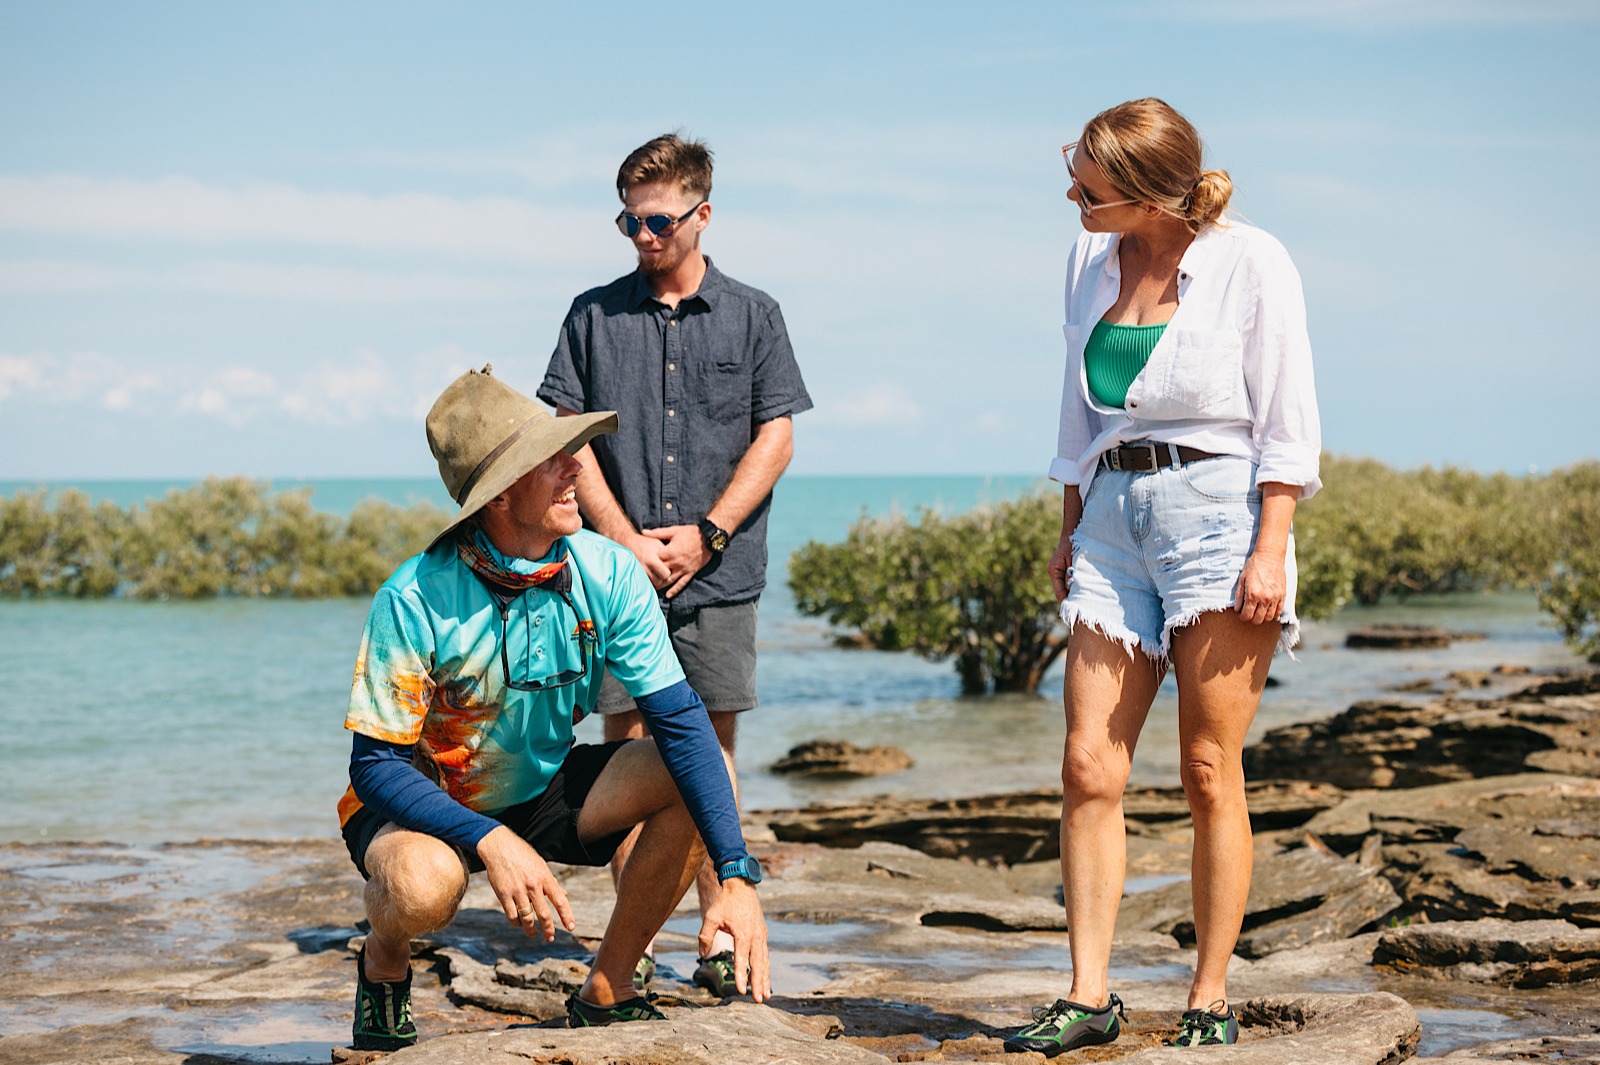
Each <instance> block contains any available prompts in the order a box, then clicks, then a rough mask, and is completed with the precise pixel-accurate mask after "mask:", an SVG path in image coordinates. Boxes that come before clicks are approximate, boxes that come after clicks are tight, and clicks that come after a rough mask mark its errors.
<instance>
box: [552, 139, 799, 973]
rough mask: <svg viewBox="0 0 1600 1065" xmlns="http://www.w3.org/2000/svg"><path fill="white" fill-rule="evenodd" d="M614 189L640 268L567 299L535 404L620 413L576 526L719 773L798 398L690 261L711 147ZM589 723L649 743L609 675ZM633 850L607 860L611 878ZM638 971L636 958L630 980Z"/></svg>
mask: <svg viewBox="0 0 1600 1065" xmlns="http://www.w3.org/2000/svg"><path fill="white" fill-rule="evenodd" d="M617 194H618V196H620V197H621V199H622V203H623V210H622V213H621V214H619V215H617V228H618V229H620V230H621V231H622V235H623V236H625V237H627V238H628V239H630V240H631V241H632V242H633V247H634V251H635V252H637V253H638V256H639V265H638V268H637V269H636V270H634V271H633V272H631V273H629V274H627V275H625V276H623V277H620V278H618V279H617V280H615V281H613V282H611V283H610V284H609V285H605V286H603V287H601V288H596V289H591V290H589V291H588V292H585V293H584V294H583V295H581V296H579V297H578V298H577V299H576V300H575V301H573V304H572V309H571V310H570V311H569V312H568V313H567V320H566V323H565V324H564V325H563V326H562V329H561V336H560V338H559V340H558V341H557V343H556V350H555V354H554V355H552V356H551V358H550V366H549V369H548V370H547V371H546V373H545V378H544V384H543V385H542V386H540V388H539V398H540V399H543V400H544V401H545V402H547V403H549V404H551V405H553V406H554V407H555V408H556V411H557V413H558V414H561V415H578V414H582V413H584V412H589V411H596V410H616V411H618V412H620V414H621V416H622V428H621V430H620V431H619V432H618V433H617V434H615V435H614V436H610V437H607V438H605V439H603V440H601V439H596V440H594V441H593V442H592V444H591V445H590V446H589V447H585V448H584V449H583V450H582V451H579V452H578V453H577V456H578V459H579V461H581V462H582V463H583V467H584V472H583V473H582V474H580V476H579V481H578V494H579V499H580V500H581V502H582V505H583V515H584V517H585V519H587V523H588V524H589V526H590V527H592V528H593V529H595V530H596V531H598V532H600V533H601V534H602V535H604V536H606V537H608V538H610V539H612V540H615V541H616V542H617V543H619V544H622V545H623V546H624V547H626V548H628V549H629V550H630V551H632V552H633V554H634V555H635V556H636V557H637V558H638V559H639V561H640V562H641V563H643V565H644V568H645V572H646V573H647V574H649V576H650V580H651V582H652V583H653V584H654V585H655V587H656V589H657V591H658V593H659V595H660V599H661V607H662V609H663V611H664V612H665V614H666V618H667V629H668V631H669V633H670V634H671V638H672V646H673V650H675V651H676V652H677V655H678V659H679V661H680V662H682V663H683V670H684V673H685V674H686V675H687V676H688V678H689V683H690V684H691V685H693V687H694V688H695V690H696V691H697V692H699V693H700V696H701V698H703V699H704V700H705V705H706V709H707V710H708V711H710V714H711V723H712V727H713V728H715V729H716V733H717V739H718V741H719V742H720V743H721V745H722V749H723V750H724V751H725V752H726V753H727V755H728V757H729V759H730V761H731V759H732V756H733V748H734V732H735V725H736V722H737V720H738V716H737V715H738V714H739V713H740V712H742V711H745V710H749V709H751V708H752V707H754V706H755V705H756V689H755V672H756V647H755V642H756V600H757V599H758V598H760V596H761V591H762V589H763V588H764V587H765V586H766V569H767V511H768V509H769V507H770V505H771V502H772V487H773V485H775V484H776V483H777V481H778V477H779V476H780V475H781V474H782V473H783V471H784V468H785V467H786V466H788V464H789V459H790V457H791V456H792V455H793V453H794V438H793V426H792V423H791V421H790V419H791V417H792V416H793V415H795V414H798V413H800V412H801V411H804V410H809V409H810V408H811V397H810V396H809V395H808V394H807V393H806V387H805V382H804V381H802V380H801V378H800V370H799V367H798V366H796V365H795V361H794V351H793V349H791V348H790V346H789V334H788V331H787V330H786V329H785V328H784V324H783V315H782V314H781V313H780V312H779V310H778V304H777V303H776V302H775V301H774V300H773V299H772V298H771V297H770V296H768V295H767V294H766V293H764V292H760V291H758V290H756V289H753V288H751V287H749V286H748V285H742V284H740V283H739V282H737V281H735V280H733V279H732V278H730V277H728V276H727V275H725V274H723V273H722V272H721V271H720V270H718V269H717V268H716V266H714V265H713V264H712V262H711V260H710V259H709V258H707V257H706V256H705V254H703V253H702V252H701V250H700V234H701V233H702V232H703V231H704V230H705V228H706V226H707V225H708V224H710V222H711V202H710V197H711V151H710V149H708V148H707V147H706V145H705V144H703V143H701V142H699V141H688V140H684V139H683V138H682V137H679V136H678V135H677V134H667V135H666V136H662V137H657V138H655V139H654V140H652V141H650V142H649V143H647V144H645V145H644V146H642V147H640V148H638V149H636V150H635V151H634V152H633V153H632V154H631V155H629V156H628V158H627V159H625V160H623V163H622V167H621V169H619V170H618V171H617ZM599 712H600V713H601V714H603V715H605V738H606V739H607V740H620V739H636V738H640V737H643V736H646V735H648V734H649V731H648V729H647V728H646V722H645V721H643V720H642V719H641V718H640V716H639V713H638V711H637V709H635V701H634V700H633V699H632V698H630V697H629V696H628V694H627V692H625V691H624V690H623V689H622V686H621V685H620V684H618V683H617V682H616V680H615V679H614V678H612V677H608V678H607V679H606V684H605V688H604V690H603V691H602V692H601V698H600V705H599ZM632 842H633V841H632V840H631V839H630V840H629V841H628V842H627V843H624V844H623V846H622V847H621V848H619V849H618V851H617V856H616V859H615V860H614V861H613V862H612V872H613V875H616V876H619V877H620V876H621V875H622V871H623V869H624V867H625V865H626V862H627V861H628V854H629V851H630V849H631V844H632ZM697 885H698V889H699V895H700V912H701V914H702V915H704V914H706V913H707V912H708V910H709V907H710V906H711V904H712V902H713V901H714V900H715V899H716V897H717V894H718V888H717V880H716V876H715V873H714V871H713V870H712V869H711V868H710V866H705V867H703V868H702V869H701V871H700V876H699V877H698V880H697ZM731 948H732V941H731V940H730V939H729V938H728V937H727V936H726V935H719V936H718V937H717V940H716V942H715V944H713V947H712V950H711V953H710V954H709V955H707V956H704V957H702V958H701V959H700V964H699V967H698V968H697V969H696V970H695V974H694V980H695V983H697V984H700V985H701V986H702V987H706V988H708V989H709V990H710V991H711V992H712V993H713V994H716V995H719V996H722V997H728V996H731V995H734V994H737V993H738V991H737V983H736V981H735V978H734V977H735V961H734V957H733V954H732V950H731ZM654 971H655V962H654V959H653V955H652V954H648V953H647V954H646V955H645V956H644V957H643V958H642V959H641V960H640V963H639V970H638V972H637V973H636V977H635V983H636V985H637V986H640V987H643V985H644V984H645V983H646V982H648V981H649V979H650V977H651V975H653V973H654ZM740 976H741V978H742V974H740Z"/></svg>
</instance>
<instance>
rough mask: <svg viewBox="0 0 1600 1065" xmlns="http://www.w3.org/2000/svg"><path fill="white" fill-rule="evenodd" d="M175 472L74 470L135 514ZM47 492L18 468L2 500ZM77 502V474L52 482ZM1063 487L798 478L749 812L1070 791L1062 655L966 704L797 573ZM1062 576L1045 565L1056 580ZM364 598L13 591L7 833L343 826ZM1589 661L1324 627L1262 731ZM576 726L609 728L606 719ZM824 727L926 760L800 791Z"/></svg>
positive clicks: (402, 491) (415, 484)
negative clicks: (107, 597)
mask: <svg viewBox="0 0 1600 1065" xmlns="http://www.w3.org/2000/svg"><path fill="white" fill-rule="evenodd" d="M184 484H185V483H179V482H158V481H148V482H143V481H140V482H135V481H110V482H76V483H74V484H73V485H71V486H70V487H76V488H80V489H82V490H84V491H86V492H88V493H89V494H90V495H91V496H93V497H95V498H105V499H110V500H112V501H114V502H116V503H118V504H120V505H124V506H125V505H128V504H130V503H134V502H139V501H142V500H144V499H146V498H149V497H151V496H156V495H160V494H161V493H163V492H165V491H166V490H168V489H169V488H173V487H183V486H184ZM300 486H306V487H310V488H311V489H312V490H313V496H312V502H313V505H314V506H316V507H318V508H319V509H322V510H326V511H330V512H335V513H345V512H348V511H349V509H350V508H351V507H353V506H354V505H355V504H356V503H357V502H359V501H361V500H362V499H365V498H368V497H373V496H376V497H378V498H381V499H384V500H387V501H389V502H393V503H399V504H406V503H411V502H416V501H427V502H432V503H435V504H438V505H441V506H443V505H446V504H447V500H446V499H445V497H444V493H443V490H442V489H441V488H439V487H438V485H437V483H436V482H434V481H428V480H417V481H411V480H371V481H358V480H341V481H313V482H303V481H279V482H275V484H274V487H275V488H279V489H284V488H293V487H300ZM35 487H41V486H36V485H33V484H26V483H16V482H4V481H0V496H4V497H9V496H11V495H13V494H15V493H16V492H17V491H20V490H24V489H32V488H35ZM42 487H46V488H47V489H49V490H52V491H57V490H60V489H61V488H64V487H69V486H66V485H46V486H42ZM1032 490H1045V491H1049V490H1050V489H1049V487H1048V486H1047V485H1045V484H1044V483H1043V482H1040V481H1037V480H1035V479H1033V478H1029V477H1023V476H1009V477H803V476H791V477H786V478H785V479H784V480H783V481H782V483H781V484H780V485H779V488H778V492H777V494H776V497H775V500H774V504H773V514H772V521H771V536H770V548H771V556H772V560H773V561H772V567H771V570H770V572H769V580H770V584H769V588H768V592H767V594H766V596H765V597H764V598H763V599H762V603H761V613H760V630H759V638H760V660H759V686H760V693H761V698H762V703H763V705H762V707H761V708H760V709H758V710H756V711H753V712H752V713H750V714H748V715H746V716H745V718H744V719H743V721H742V724H741V729H740V738H739V765H740V773H741V790H742V792H743V795H744V800H745V804H746V806H747V807H749V808H763V807H775V806H792V805H800V804H805V803H809V802H835V801H858V800H861V799H864V798H867V797H869V796H872V795H876V794H881V793H886V792H888V793H895V794H902V795H921V796H954V795H971V794H979V793H985V792H996V791H1008V790H1016V789H1023V788H1035V787H1053V786H1057V785H1058V783H1059V776H1060V744H1061V736H1062V721H1061V708H1060V697H1059V691H1060V673H1059V667H1058V668H1057V670H1055V671H1053V672H1052V673H1051V674H1049V675H1047V677H1046V679H1045V682H1044V684H1043V686H1042V687H1041V693H1042V694H1040V695H1037V696H1001V697H981V698H962V697H961V696H960V695H959V686H958V684H957V682H956V677H955V673H954V670H953V669H952V667H951V666H950V665H949V664H948V663H932V662H925V661H922V660H921V659H918V658H916V657H913V656H910V655H904V654H887V653H879V652H871V651H846V650H840V649H837V648H835V647H834V646H833V645H832V642H831V640H830V639H829V633H828V631H827V628H826V626H825V625H824V624H823V623H821V622H820V621H817V620H815V619H811V618H803V617H801V616H799V615H798V614H797V613H796V611H795V609H794V605H793V599H792V597H791V595H790V594H789V591H788V588H787V587H786V586H785V584H784V580H783V575H784V563H785V560H786V559H787V558H788V555H789V553H790V552H792V551H793V550H794V549H795V548H796V547H798V546H799V545H801V544H803V543H805V542H806V541H807V540H812V539H821V540H837V539H840V538H842V537H843V535H844V533H845V531H846V529H847V528H848V527H849V525H850V523H851V522H852V521H854V520H855V519H856V518H858V517H860V516H861V515H862V514H863V513H868V514H873V515H882V514H887V513H890V512H894V511H898V512H901V513H907V514H913V513H915V511H916V509H917V508H918V507H921V506H932V507H938V508H940V509H941V510H943V511H944V512H945V513H955V512H960V511H963V510H966V509H968V508H970V507H972V506H974V505H976V504H981V503H984V502H994V501H998V500H1002V499H1009V498H1013V497H1015V496H1016V495H1019V494H1021V493H1023V492H1026V491H1032ZM1040 579H1043V575H1042V574H1041V575H1040ZM365 615H366V603H365V601H358V600H328V601H319V602H287V601H252V600H222V601H207V602H178V603H142V602H128V601H122V600H111V601H94V602H66V601H43V602H16V601H0V646H4V647H5V648H6V650H7V652H8V655H7V664H8V673H9V676H8V677H7V683H5V684H4V685H3V687H0V728H3V730H4V734H5V736H6V748H7V751H8V755H9V757H8V759H7V761H8V764H9V771H8V772H7V773H6V774H5V775H4V776H3V777H0V799H3V801H0V841H5V840H46V839H48V840H63V839H84V840H117V841H125V842H139V843H146V842H155V841H164V840H188V839H200V838H267V839H285V838H302V837H313V836H329V835H332V834H335V833H336V832H337V822H336V819H335V817H334V812H333V806H334V803H335V801H336V800H337V799H338V797H339V795H340V793H341V792H342V791H343V789H344V782H345V762H346V759H347V757H348V753H349V741H348V738H347V735H346V733H345V732H344V730H343V728H342V727H341V726H342V721H343V715H344V701H345V699H346V697H347V693H348V691H349V684H350V674H351V668H352V666H353V663H354V655H355V651H356V645H357V643H358V641H359V639H360V634H361V627H362V622H363V620H364V618H365ZM1377 621H1417V622H1423V623H1429V624H1440V625H1444V626H1446V627H1448V628H1453V629H1462V630H1472V631H1477V632H1482V633H1485V634H1486V639H1484V640H1482V641H1472V642H1458V643H1456V644H1455V645H1454V646H1452V647H1451V648H1448V649H1444V650H1437V651H1417V652H1356V651H1348V650H1346V649H1344V647H1343V646H1342V644H1343V637H1344V633H1345V632H1346V631H1347V630H1348V629H1349V628H1351V627H1353V626H1356V625H1361V624H1371V623H1374V622H1377ZM1574 662H1575V659H1574V657H1573V656H1572V655H1571V654H1570V653H1569V652H1568V651H1567V650H1566V648H1565V646H1564V645H1563V644H1562V643H1561V641H1560V639H1559V637H1558V635H1557V634H1556V633H1555V631H1554V630H1552V629H1550V628H1549V627H1548V626H1546V625H1544V624H1543V622H1542V619H1541V617H1540V615H1539V613H1538V610H1537V608H1536V606H1535V605H1534V603H1533V601H1532V599H1531V597H1525V596H1473V597H1453V598H1449V599H1445V600H1434V601H1429V602H1427V603H1413V604H1410V605H1401V606H1392V607H1383V608H1377V609H1374V610H1360V611H1346V612H1344V613H1343V614H1341V615H1339V616H1338V617H1336V618H1335V619H1333V620H1332V621H1331V622H1327V623H1322V624H1308V625H1307V626H1306V627H1305V634H1304V643H1303V647H1302V650H1301V651H1300V653H1299V661H1297V662H1291V661H1288V660H1286V659H1280V660H1279V661H1278V662H1277V663H1275V665H1274V668H1273V674H1274V676H1275V677H1276V678H1277V679H1278V680H1279V681H1280V682H1281V683H1280V685H1279V686H1278V687H1275V688H1272V689H1270V690H1269V691H1268V692H1267V694H1266V697H1265V698H1264V700H1263V703H1262V708H1261V712H1260V714H1259V715H1258V717H1257V722H1256V726H1255V732H1256V733H1257V734H1258V733H1259V732H1260V731H1261V730H1263V729H1264V728H1268V727H1271V726H1273V725H1277V724H1282V723H1285V722H1287V721H1292V720H1296V719H1301V718H1305V717H1308V716H1317V717H1320V716H1327V715H1329V714H1332V713H1334V712H1337V711H1338V710H1341V709H1343V708H1344V707H1345V706H1347V705H1349V704H1350V703H1351V702H1352V701H1354V700H1356V699H1360V698H1369V697H1375V696H1379V695H1382V694H1384V693H1386V692H1387V691H1389V690H1390V689H1392V688H1393V687H1394V686H1395V685H1397V684H1399V683H1403V682H1405V681H1408V680H1413V679H1416V678H1418V677H1434V676H1438V675H1442V674H1443V673H1445V672H1448V671H1449V670H1452V669H1462V668H1482V667H1484V666H1488V665H1495V664H1500V663H1508V664H1518V665H1526V666H1530V667H1533V668H1547V667H1552V666H1558V665H1568V664H1572V663H1574ZM1175 720H1176V697H1175V692H1174V691H1173V690H1172V688H1171V685H1170V683H1169V684H1168V686H1167V687H1166V688H1165V689H1163V691H1162V693H1161V695H1160V697H1159V698H1158V700H1157V704H1156V706H1155V708H1154V710H1153V711H1152V713H1151V717H1150V720H1149V724H1148V725H1147V726H1146V730H1145V735H1144V738H1143V740H1142V741H1141V743H1140V747H1139V750H1138V753H1137V756H1136V758H1135V768H1134V772H1135V777H1136V779H1137V781H1138V782H1141V783H1161V784H1170V783H1175V782H1176V780H1177V764H1176V746H1175V733H1176V728H1175ZM580 735H582V736H588V737H589V738H598V735H599V730H598V723H597V722H594V721H592V720H591V721H589V722H586V723H585V724H584V725H583V726H582V727H581V728H580ZM822 737H831V738H841V739H848V740H851V741H852V742H855V743H858V744H864V745H866V744H879V743H892V744H895V745H898V746H900V747H902V748H904V749H905V750H906V751H908V752H909V753H910V754H911V755H912V757H913V758H915V759H916V763H917V764H916V765H915V767H913V768H912V769H910V770H908V771H907V772H904V773H900V774H896V775H894V776H889V777H881V778H875V779H870V780H864V781H856V782H849V783H836V782H834V783H818V782H803V781H800V782H797V781H790V780H785V779H783V778H780V777H777V776H774V775H772V774H770V773H768V772H766V767H767V766H769V765H771V764H772V763H773V762H774V761H776V760H777V759H778V758H780V757H781V756H782V755H783V754H784V753H785V752H786V751H787V750H788V749H789V748H790V747H791V746H793V745H795V744H797V743H801V742H803V741H805V740H809V739H816V738H822Z"/></svg>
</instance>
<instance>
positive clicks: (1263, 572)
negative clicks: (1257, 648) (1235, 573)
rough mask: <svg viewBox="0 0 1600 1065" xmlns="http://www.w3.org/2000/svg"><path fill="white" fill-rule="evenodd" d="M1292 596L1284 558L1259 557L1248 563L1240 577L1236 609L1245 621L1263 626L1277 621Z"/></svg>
mask: <svg viewBox="0 0 1600 1065" xmlns="http://www.w3.org/2000/svg"><path fill="white" fill-rule="evenodd" d="M1288 594H1289V578H1288V576H1287V573H1286V570H1285V567H1284V563H1283V559H1282V557H1279V558H1277V559H1272V558H1263V557H1262V556H1261V555H1259V554H1254V555H1251V556H1250V557H1249V558H1248V559H1246V560H1245V564H1244V572H1243V573H1241V574H1239V594H1238V596H1236V597H1235V602H1234V607H1233V609H1234V610H1235V611H1237V612H1238V614H1239V616H1240V617H1241V618H1243V619H1244V620H1245V621H1248V622H1251V623H1252V624H1255V625H1260V624H1262V623H1263V622H1267V621H1277V620H1278V618H1279V617H1280V616H1281V615H1282V614H1283V600H1284V597H1285V596H1286V595H1288Z"/></svg>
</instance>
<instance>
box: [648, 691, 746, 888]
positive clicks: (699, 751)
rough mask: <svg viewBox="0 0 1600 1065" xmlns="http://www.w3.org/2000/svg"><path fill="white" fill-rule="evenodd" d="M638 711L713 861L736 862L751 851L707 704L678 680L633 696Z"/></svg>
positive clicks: (718, 863)
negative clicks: (667, 685) (654, 740)
mask: <svg viewBox="0 0 1600 1065" xmlns="http://www.w3.org/2000/svg"><path fill="white" fill-rule="evenodd" d="M634 702H635V703H636V704H637V705H638V707H639V714H640V716H641V717H643V718H644V722H645V724H646V725H648V726H650V734H651V735H652V736H654V737H655V738H656V746H657V748H659V749H660V751H661V760H662V761H663V762H665V763H667V772H669V773H671V774H672V780H673V783H675V784H677V785H678V791H679V792H681V793H682V795H683V802H684V805H685V806H687V807H688V808H689V816H690V817H692V818H694V824H695V827H696V828H698V829H699V830H700V838H701V839H703V840H705V842H706V850H707V851H708V852H709V853H710V854H711V861H712V864H713V865H721V864H722V863H724V862H732V861H737V860H738V859H740V858H743V857H744V856H745V854H746V853H747V852H746V851H745V849H744V833H743V832H741V831H740V830H739V807H738V805H737V804H736V803H735V802H734V798H733V783H732V782H731V781H729V780H728V768H727V766H726V765H724V764H723V761H722V748H721V747H720V746H719V745H718V744H717V734H716V732H715V731H714V730H713V729H712V728H711V719H710V718H709V717H707V716H706V707H705V704H704V703H702V702H701V701H700V696H699V695H697V694H696V693H695V690H694V689H693V688H691V687H689V682H688V681H683V680H680V681H678V683H676V684H673V685H671V686H669V687H666V688H662V689H661V690H660V691H655V692H651V693H650V694H649V695H640V696H637V697H635V699H634Z"/></svg>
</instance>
